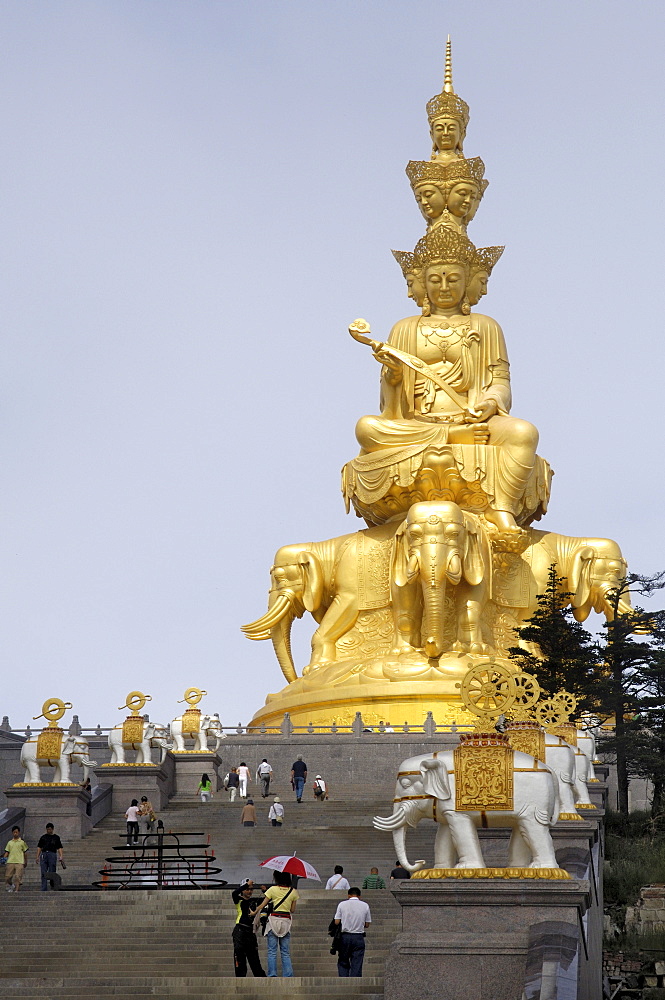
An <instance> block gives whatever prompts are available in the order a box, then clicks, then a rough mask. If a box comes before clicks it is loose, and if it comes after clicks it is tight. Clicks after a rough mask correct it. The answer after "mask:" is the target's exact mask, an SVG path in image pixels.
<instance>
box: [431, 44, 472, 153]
mask: <svg viewBox="0 0 665 1000" xmlns="http://www.w3.org/2000/svg"><path fill="white" fill-rule="evenodd" d="M427 117H428V119H429V124H430V135H431V137H432V156H431V159H432V160H437V161H438V162H439V163H443V164H448V163H450V162H451V161H452V160H456V159H457V158H458V157H460V156H463V155H464V150H463V144H464V137H465V135H466V127H467V125H468V124H469V105H468V104H467V103H466V101H463V100H462V98H461V97H458V96H457V94H456V93H455V90H454V88H453V70H452V56H451V46H450V39H448V41H447V42H446V69H445V75H444V82H443V90H442V91H441V93H440V94H437V95H436V96H435V97H433V98H432V99H431V101H428V102H427Z"/></svg>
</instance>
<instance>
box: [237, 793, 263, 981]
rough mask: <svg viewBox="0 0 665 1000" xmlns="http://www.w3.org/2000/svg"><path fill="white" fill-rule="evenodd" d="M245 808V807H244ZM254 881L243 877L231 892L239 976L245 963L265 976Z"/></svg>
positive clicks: (244, 970)
mask: <svg viewBox="0 0 665 1000" xmlns="http://www.w3.org/2000/svg"><path fill="white" fill-rule="evenodd" d="M245 808H247V807H245ZM253 892H254V883H253V882H251V881H250V879H248V878H246V879H243V880H242V882H241V883H240V885H239V887H238V888H237V889H234V890H233V892H232V893H231V899H232V900H233V902H234V903H235V907H236V922H235V926H234V928H233V932H232V935H231V937H232V940H233V964H234V966H235V974H236V976H237V977H239V978H243V977H245V976H246V975H247V963H248V962H249V967H250V969H251V970H252V975H254V976H258V977H259V978H260V977H263V978H265V970H264V968H263V966H262V965H261V959H260V957H259V943H258V941H257V939H256V934H255V932H254V914H255V913H256V910H257V909H258V906H259V900H258V899H252V894H253Z"/></svg>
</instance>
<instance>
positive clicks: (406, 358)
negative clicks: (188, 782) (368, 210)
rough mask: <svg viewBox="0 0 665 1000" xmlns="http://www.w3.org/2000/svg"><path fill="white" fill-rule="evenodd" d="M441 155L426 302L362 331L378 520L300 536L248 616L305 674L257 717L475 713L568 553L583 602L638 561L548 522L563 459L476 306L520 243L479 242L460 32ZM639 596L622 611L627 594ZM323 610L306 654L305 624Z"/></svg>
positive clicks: (579, 614)
mask: <svg viewBox="0 0 665 1000" xmlns="http://www.w3.org/2000/svg"><path fill="white" fill-rule="evenodd" d="M427 115H428V119H429V125H430V136H431V139H432V143H433V146H432V155H431V159H430V160H428V161H422V160H412V161H411V162H410V163H409V165H408V167H407V175H408V177H409V180H410V182H411V185H412V188H413V191H414V194H415V196H416V200H417V202H418V205H419V207H420V209H421V211H422V214H423V215H424V216H425V219H426V220H427V232H426V233H425V235H424V236H423V237H422V239H420V240H419V241H418V243H417V244H416V246H415V248H414V249H413V251H393V254H394V256H395V259H396V260H397V262H398V264H399V265H400V268H401V270H402V273H403V275H404V277H405V279H406V283H407V290H408V296H409V298H410V299H412V300H413V302H414V303H415V305H416V306H417V308H418V310H419V312H418V313H417V314H416V315H413V316H409V317H407V318H406V319H403V320H400V321H399V322H398V323H396V324H395V325H394V326H393V328H392V330H391V331H390V334H389V336H388V338H387V340H385V341H383V340H376V339H373V337H372V336H371V331H370V327H369V324H368V323H366V322H365V321H364V320H356V321H355V322H353V323H352V324H351V325H350V327H349V333H350V334H351V336H352V337H353V338H354V339H355V340H356V341H358V342H359V343H361V344H363V345H366V346H368V347H369V348H370V349H371V350H372V352H373V355H374V357H375V358H376V360H377V361H378V362H379V364H380V365H381V374H380V411H379V413H377V414H372V415H366V416H362V417H361V418H360V419H359V420H358V422H357V425H356V437H357V439H358V444H359V445H360V452H359V454H358V455H357V456H356V457H355V458H353V459H351V460H350V461H349V462H347V463H346V465H345V466H344V469H343V470H342V493H343V495H344V499H345V502H346V507H347V511H348V510H349V509H350V508H351V507H353V509H354V510H355V513H356V515H357V516H358V517H361V518H363V519H364V521H365V522H366V524H367V527H366V528H363V529H362V530H360V531H355V532H352V533H350V534H347V535H343V536H341V537H339V538H333V539H328V540H325V541H320V542H306V543H301V544H296V545H286V546H284V547H282V548H281V549H280V550H279V551H278V552H277V554H276V556H275V560H274V564H273V567H272V570H271V588H270V594H269V598H268V611H267V613H266V614H264V615H263V616H262V617H260V618H259V619H258V620H256V621H254V622H252V623H251V624H250V625H246V626H245V627H244V632H245V634H246V635H247V636H248V637H249V638H251V639H256V640H264V639H271V640H272V643H273V646H274V650H275V653H276V656H277V659H278V662H279V664H280V667H281V668H282V672H283V674H284V676H285V678H286V680H287V681H288V684H287V687H286V688H284V689H283V690H282V691H280V692H279V693H277V694H274V695H269V696H268V699H267V701H266V705H265V707H264V708H263V709H261V710H260V711H259V712H257V714H256V716H255V718H254V724H256V725H258V724H261V723H263V724H265V725H269V726H274V725H276V724H278V723H279V721H280V720H281V717H282V715H283V713H284V712H287V711H288V712H289V713H290V715H291V719H292V721H293V722H294V723H295V724H297V725H303V724H304V725H306V724H308V723H310V722H311V723H312V724H314V725H330V724H331V723H334V722H336V723H338V724H341V725H344V724H348V723H350V722H351V721H352V720H353V718H354V715H355V713H356V712H357V711H360V712H362V714H363V719H364V720H365V722H366V723H369V724H379V723H380V722H381V721H384V722H386V723H387V722H389V721H390V720H391V719H392V720H394V721H396V722H398V723H401V722H402V721H403V720H406V721H407V722H410V723H414V724H421V723H422V722H423V721H424V718H425V716H426V714H427V712H428V711H432V713H433V715H434V717H435V720H436V721H437V722H442V723H443V722H451V721H458V722H461V721H468V719H469V718H470V716H469V713H468V711H467V709H466V708H465V707H464V705H463V704H462V702H461V701H460V697H459V691H458V689H457V687H456V684H458V683H459V682H460V681H461V679H462V678H463V677H464V676H465V675H467V673H468V671H469V670H473V669H474V668H476V667H478V666H479V664H481V663H483V662H486V660H485V659H483V657H486V656H487V654H490V655H491V656H492V657H493V658H494V659H493V661H492V662H494V663H496V664H497V669H504V668H505V669H508V670H509V671H512V672H517V671H516V668H515V667H514V666H513V664H512V663H511V661H510V660H509V658H508V654H507V650H508V649H509V648H510V647H511V646H513V645H515V643H516V636H515V631H514V630H515V628H517V627H519V626H520V625H521V624H522V623H523V622H524V621H525V620H526V619H527V618H529V617H530V615H531V614H532V613H533V611H534V610H535V608H536V595H537V594H539V593H542V592H543V590H544V588H545V586H546V581H547V573H548V570H549V567H550V566H551V565H552V564H554V565H555V566H556V569H557V573H558V574H559V576H561V577H563V579H564V585H563V586H564V589H565V590H566V591H569V592H570V593H571V595H572V597H571V604H572V606H573V608H574V611H575V616H576V618H577V619H578V620H579V621H584V620H585V618H586V617H587V616H588V614H589V612H590V610H591V609H592V608H593V609H595V610H596V611H602V612H603V613H605V614H606V615H607V616H610V615H611V614H612V609H611V607H610V605H609V603H608V601H607V594H608V591H610V590H611V589H612V588H613V587H614V586H616V583H617V582H618V581H619V580H620V579H621V578H622V577H623V576H624V575H625V573H626V563H625V561H624V559H623V557H622V555H621V551H620V549H619V547H618V546H617V544H616V543H615V542H613V541H611V540H610V539H603V538H590V537H580V538H568V537H566V536H563V535H556V534H553V533H551V532H545V531H537V530H535V529H534V528H533V527H532V523H533V521H535V520H538V519H539V518H540V517H541V516H542V514H543V513H544V512H545V511H546V509H547V504H548V501H549V495H550V485H551V478H552V473H551V470H550V467H549V465H548V463H547V462H546V461H545V459H544V458H542V457H541V456H539V455H538V454H537V453H536V448H537V445H538V431H537V429H536V428H535V427H534V426H533V424H531V423H529V422H528V421H527V420H525V419H523V418H521V417H517V416H513V415H512V414H511V386H510V367H509V362H508V352H507V349H506V344H505V340H504V336H503V332H502V330H501V327H500V326H499V324H498V323H497V322H496V320H494V319H492V318H491V317H489V316H485V315H482V314H480V313H476V312H472V306H475V305H477V303H478V301H479V300H480V298H481V297H482V296H483V295H484V294H485V293H486V292H487V282H488V279H489V276H490V275H491V273H492V269H493V268H494V265H495V264H496V263H497V261H498V260H499V258H500V256H501V254H502V252H503V247H501V246H493V247H486V248H477V247H476V246H475V245H474V244H473V243H472V242H471V240H470V239H469V237H468V236H467V233H466V229H467V226H468V225H469V223H470V222H471V221H472V220H473V217H474V215H475V213H476V210H477V208H478V205H479V204H480V200H481V198H482V196H483V194H484V192H485V189H486V187H487V181H486V180H485V179H484V170H485V168H484V164H483V161H482V160H481V159H480V158H479V157H474V158H472V159H466V158H465V157H464V154H463V141H464V138H465V135H466V128H467V125H468V122H469V108H468V105H467V104H466V103H465V102H464V101H463V100H462V99H461V98H460V97H459V96H458V95H457V94H456V93H455V90H454V87H453V78H452V58H451V47H450V40H449V41H448V43H447V45H446V67H445V75H444V87H443V90H442V92H441V93H440V94H439V95H437V96H436V97H433V98H432V99H431V100H430V101H429V102H428V104H427ZM622 610H623V609H622ZM305 612H308V613H309V614H310V615H311V616H312V618H313V619H314V621H315V623H316V626H317V627H316V629H315V631H314V634H313V636H312V655H311V658H310V661H309V663H307V664H305V665H303V667H302V670H301V671H300V676H299V671H298V670H297V668H296V664H295V663H294V661H293V655H292V652H291V643H290V636H291V626H292V623H293V621H294V619H295V618H301V617H302V616H303V615H304V614H305Z"/></svg>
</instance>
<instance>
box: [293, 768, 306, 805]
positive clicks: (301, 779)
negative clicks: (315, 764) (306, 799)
mask: <svg viewBox="0 0 665 1000" xmlns="http://www.w3.org/2000/svg"><path fill="white" fill-rule="evenodd" d="M306 781H307V764H305V762H304V760H303V759H302V757H298V760H296V761H294V762H293V766H292V767H291V784H292V785H293V791H294V792H295V793H296V802H302V793H303V790H304V788H305V782H306Z"/></svg>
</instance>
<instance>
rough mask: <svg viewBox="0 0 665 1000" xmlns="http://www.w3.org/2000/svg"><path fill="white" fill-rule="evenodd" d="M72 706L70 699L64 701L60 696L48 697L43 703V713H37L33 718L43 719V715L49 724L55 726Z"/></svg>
mask: <svg viewBox="0 0 665 1000" xmlns="http://www.w3.org/2000/svg"><path fill="white" fill-rule="evenodd" d="M71 707H72V703H71V702H70V701H62V700H61V699H60V698H47V699H46V701H45V702H44V704H43V705H42V714H41V715H35V716H33V718H34V719H41V718H42V716H43V717H44V718H45V719H46V720H47V721H48V723H49V725H51V726H54V725H55V724H56V722H59V721H60V719H61V718H62V717H63V715H64V714H65V712H66V711H67V710H68V709H70V708H71Z"/></svg>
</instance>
